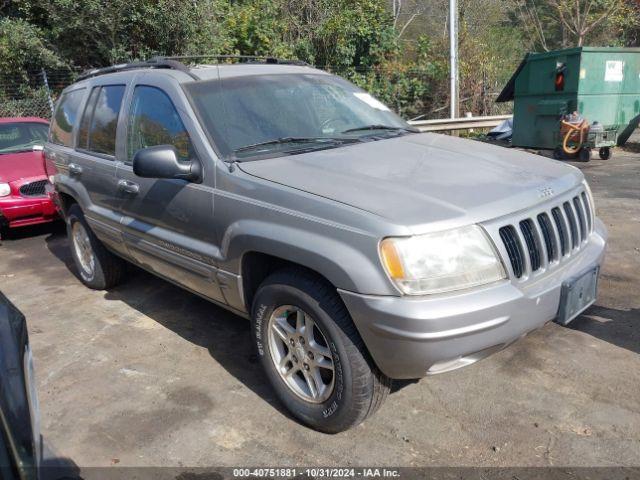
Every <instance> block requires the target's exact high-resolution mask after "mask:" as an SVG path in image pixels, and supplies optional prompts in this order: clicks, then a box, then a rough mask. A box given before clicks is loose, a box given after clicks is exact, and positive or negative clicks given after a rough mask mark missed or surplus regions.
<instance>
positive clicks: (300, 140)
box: [233, 137, 358, 153]
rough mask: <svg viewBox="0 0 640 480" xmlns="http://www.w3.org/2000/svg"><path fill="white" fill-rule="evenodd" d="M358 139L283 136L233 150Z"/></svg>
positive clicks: (243, 150)
mask: <svg viewBox="0 0 640 480" xmlns="http://www.w3.org/2000/svg"><path fill="white" fill-rule="evenodd" d="M354 141H358V140H356V139H353V138H336V137H282V138H276V139H274V140H267V141H266V142H260V143H254V144H251V145H245V146H244V147H239V148H236V149H235V150H234V151H233V152H234V153H239V152H245V151H247V150H255V149H256V148H260V147H266V146H269V145H286V144H292V143H293V144H295V143H336V142H337V143H346V142H349V143H351V142H354Z"/></svg>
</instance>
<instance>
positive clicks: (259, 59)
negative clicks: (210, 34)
mask: <svg viewBox="0 0 640 480" xmlns="http://www.w3.org/2000/svg"><path fill="white" fill-rule="evenodd" d="M205 58H214V59H216V60H239V62H240V63H243V62H244V63H269V64H279V65H299V66H308V65H309V64H308V63H307V62H305V61H303V60H289V59H284V58H276V57H269V56H260V55H218V54H211V55H175V56H171V57H154V58H153V59H152V60H157V61H163V60H174V61H175V60H177V61H183V60H201V59H205Z"/></svg>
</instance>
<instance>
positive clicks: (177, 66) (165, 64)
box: [77, 57, 200, 80]
mask: <svg viewBox="0 0 640 480" xmlns="http://www.w3.org/2000/svg"><path fill="white" fill-rule="evenodd" d="M138 68H167V69H171V70H179V71H181V72H184V73H186V74H187V75H189V76H190V77H192V78H193V79H194V80H200V78H198V77H197V76H196V75H194V74H193V73H191V71H190V70H189V68H188V67H187V66H186V65H185V64H183V63H181V62H178V61H176V60H173V59H170V58H165V57H154V58H152V59H150V60H146V61H143V62H131V63H121V64H118V65H112V66H110V67H104V68H94V69H91V70H86V71H84V72H82V73H81V74H80V76H79V77H78V79H77V80H86V79H87V78H92V77H97V76H99V75H105V74H107V73H115V72H122V71H125V70H135V69H138Z"/></svg>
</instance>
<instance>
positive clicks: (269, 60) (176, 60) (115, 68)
mask: <svg viewBox="0 0 640 480" xmlns="http://www.w3.org/2000/svg"><path fill="white" fill-rule="evenodd" d="M204 58H215V59H216V60H218V61H219V60H238V61H239V63H252V64H255V63H266V64H277V65H299V66H308V65H309V64H308V63H307V62H303V61H302V60H286V59H282V58H275V57H262V56H255V55H178V56H174V57H153V58H151V59H149V60H145V61H142V62H131V63H120V64H118V65H112V66H110V67H103V68H93V69H91V70H86V71H84V72H82V73H81V74H80V76H79V77H78V79H77V80H78V81H80V80H86V79H87V78H92V77H97V76H99V75H105V74H107V73H115V72H122V71H125V70H135V69H139V68H167V69H171V70H179V71H181V72H184V73H186V74H187V75H189V76H190V77H191V78H193V79H194V80H200V78H199V77H198V76H197V75H195V74H194V73H193V72H191V70H190V69H189V67H187V66H186V65H185V64H184V63H183V62H182V61H180V60H188V59H193V60H198V59H204Z"/></svg>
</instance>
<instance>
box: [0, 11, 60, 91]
mask: <svg viewBox="0 0 640 480" xmlns="http://www.w3.org/2000/svg"><path fill="white" fill-rule="evenodd" d="M42 37H43V35H42V32H41V31H40V30H39V29H38V28H37V27H35V26H33V25H31V24H30V23H28V22H26V21H24V20H22V19H19V18H18V19H12V18H2V19H0V75H1V76H2V77H4V78H5V79H6V80H5V81H13V82H15V84H16V85H20V84H22V83H26V82H27V80H28V75H27V72H34V71H39V70H40V69H41V68H45V67H46V68H54V67H58V66H60V64H61V63H62V62H61V60H60V58H59V57H58V56H57V55H56V54H55V53H54V52H53V51H52V50H51V49H50V48H49V47H48V46H47V44H46V42H45V40H44V39H43V38H42Z"/></svg>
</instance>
